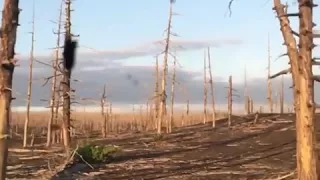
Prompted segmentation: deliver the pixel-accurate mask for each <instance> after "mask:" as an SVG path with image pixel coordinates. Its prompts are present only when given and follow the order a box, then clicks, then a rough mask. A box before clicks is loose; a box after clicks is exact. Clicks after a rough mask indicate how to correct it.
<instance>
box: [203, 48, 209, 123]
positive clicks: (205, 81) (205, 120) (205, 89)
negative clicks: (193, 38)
mask: <svg viewBox="0 0 320 180" xmlns="http://www.w3.org/2000/svg"><path fill="white" fill-rule="evenodd" d="M206 61H207V59H206V52H204V58H203V78H204V79H203V124H205V123H206V122H207V104H208V89H207V87H208V82H207V65H206V64H207V63H206Z"/></svg>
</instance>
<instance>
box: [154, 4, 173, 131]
mask: <svg viewBox="0 0 320 180" xmlns="http://www.w3.org/2000/svg"><path fill="white" fill-rule="evenodd" d="M175 2H176V0H170V7H169V19H168V27H167V29H166V31H167V34H166V40H165V43H166V44H165V49H164V58H163V71H162V80H161V93H160V98H161V99H160V112H159V113H160V116H159V118H158V125H157V128H158V129H157V133H158V134H161V127H162V122H163V119H164V117H165V113H166V101H167V94H166V87H167V74H168V57H169V48H170V39H171V36H172V35H174V34H173V33H172V32H171V28H172V16H173V5H174V3H175Z"/></svg>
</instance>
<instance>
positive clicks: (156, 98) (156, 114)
mask: <svg viewBox="0 0 320 180" xmlns="http://www.w3.org/2000/svg"><path fill="white" fill-rule="evenodd" d="M155 69H156V75H155V77H156V80H155V82H156V84H155V90H154V118H155V120H158V119H159V103H160V95H159V59H158V56H157V57H156V68H155ZM156 127H157V122H156Z"/></svg>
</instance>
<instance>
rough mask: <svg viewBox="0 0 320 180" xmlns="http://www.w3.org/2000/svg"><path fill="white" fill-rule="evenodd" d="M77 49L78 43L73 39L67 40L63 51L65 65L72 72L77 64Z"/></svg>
mask: <svg viewBox="0 0 320 180" xmlns="http://www.w3.org/2000/svg"><path fill="white" fill-rule="evenodd" d="M76 48H77V41H73V40H72V39H71V38H66V40H65V42H64V50H63V63H64V67H65V68H66V69H67V70H71V69H72V68H73V67H74V64H75V51H76Z"/></svg>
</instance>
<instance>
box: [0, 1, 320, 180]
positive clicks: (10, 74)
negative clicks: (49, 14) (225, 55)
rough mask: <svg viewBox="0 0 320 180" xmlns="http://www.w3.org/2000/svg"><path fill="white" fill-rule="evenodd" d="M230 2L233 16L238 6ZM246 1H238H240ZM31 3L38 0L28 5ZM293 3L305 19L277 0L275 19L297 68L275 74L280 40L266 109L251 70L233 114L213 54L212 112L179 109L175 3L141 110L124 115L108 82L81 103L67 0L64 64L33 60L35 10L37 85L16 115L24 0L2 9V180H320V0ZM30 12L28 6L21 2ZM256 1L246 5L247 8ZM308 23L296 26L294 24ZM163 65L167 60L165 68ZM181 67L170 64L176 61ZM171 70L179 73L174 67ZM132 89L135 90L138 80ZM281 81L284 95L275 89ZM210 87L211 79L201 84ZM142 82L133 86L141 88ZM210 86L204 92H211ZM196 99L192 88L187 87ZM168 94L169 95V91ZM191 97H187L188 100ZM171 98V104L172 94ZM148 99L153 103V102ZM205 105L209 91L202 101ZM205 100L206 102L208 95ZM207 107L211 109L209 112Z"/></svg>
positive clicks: (207, 63)
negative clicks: (43, 92) (90, 106)
mask: <svg viewBox="0 0 320 180" xmlns="http://www.w3.org/2000/svg"><path fill="white" fill-rule="evenodd" d="M234 1H235V0H231V1H230V2H229V7H226V8H228V9H229V12H230V18H232V16H234V14H232V13H231V12H232V8H233V3H234ZM241 1H243V0H237V2H241ZM30 2H31V1H30ZM297 2H298V3H296V4H292V6H293V7H294V8H295V9H296V12H288V6H289V5H288V3H287V4H284V2H281V1H280V0H273V2H272V3H273V9H272V10H271V9H270V11H273V12H274V13H275V15H276V17H275V18H276V19H277V22H278V23H279V24H278V25H279V30H280V31H279V34H281V35H282V38H283V39H282V40H283V42H284V43H283V44H282V45H281V44H279V47H281V46H285V47H286V51H285V52H283V54H282V55H279V57H278V58H282V57H285V56H286V57H288V59H289V62H288V68H287V69H285V70H283V71H281V72H279V73H276V74H272V73H271V64H272V63H271V61H272V58H271V51H272V48H278V47H271V45H270V35H268V39H267V41H262V42H265V43H266V47H267V48H266V51H267V52H268V57H265V58H264V59H266V63H267V64H268V67H267V70H268V72H267V77H266V81H265V82H263V83H265V84H266V85H267V87H268V90H267V94H265V95H263V96H265V98H266V100H265V101H266V102H265V103H266V104H267V108H263V107H262V106H260V105H259V104H258V103H256V102H255V99H254V98H253V97H252V94H250V92H251V91H250V85H249V84H248V81H247V79H248V78H249V77H247V68H245V69H244V93H243V94H239V93H238V90H237V89H236V88H235V86H234V82H233V81H234V79H233V76H232V74H230V76H229V77H228V87H226V88H225V94H226V99H225V102H226V103H227V111H222V110H220V109H219V107H218V105H217V103H216V97H215V88H216V87H215V79H214V76H215V72H214V71H213V70H212V67H213V66H214V61H217V59H215V57H214V55H213V54H212V53H211V51H212V49H211V47H207V48H206V49H204V50H203V57H202V60H203V61H201V63H203V64H202V65H203V75H204V76H203V108H201V111H195V110H194V109H192V108H190V104H191V103H192V102H190V99H189V98H188V96H185V97H186V98H185V104H184V108H183V110H182V111H177V110H176V109H175V107H176V104H175V102H176V99H175V98H176V97H175V96H176V95H177V88H179V87H180V88H181V86H182V85H181V84H182V83H181V82H179V81H178V80H177V76H179V73H177V69H178V68H179V64H180V62H179V57H178V56H177V52H176V50H175V49H173V48H171V47H172V44H171V43H172V39H173V38H174V37H176V36H177V34H176V33H175V32H173V29H172V27H173V22H174V18H175V15H176V13H175V4H176V3H179V2H176V0H168V4H169V6H168V7H169V10H168V14H167V17H168V21H167V24H166V27H163V28H164V30H165V31H164V32H165V33H164V49H163V50H162V53H161V54H157V55H156V56H154V59H152V60H153V61H154V62H155V66H154V74H153V77H154V84H152V85H150V86H152V91H151V92H150V94H151V95H150V97H147V98H146V99H148V100H147V102H145V105H135V104H133V105H132V111H131V112H128V113H118V112H115V111H114V107H113V102H112V101H111V100H110V99H109V95H110V94H108V90H107V87H108V82H105V83H104V84H101V90H99V92H100V94H99V95H97V97H94V98H88V97H81V98H80V99H78V98H77V97H76V93H77V89H75V88H74V87H72V84H73V83H77V82H78V81H79V80H77V79H75V78H74V77H73V73H72V72H73V70H74V69H76V68H77V66H76V65H75V67H73V64H74V61H77V60H76V59H75V57H76V56H75V54H76V53H77V40H79V39H81V36H80V35H78V34H77V32H75V31H74V28H73V19H72V17H73V16H72V12H73V11H76V9H74V8H73V7H74V6H73V4H76V3H77V1H73V0H61V4H60V11H59V17H57V20H56V22H55V25H56V28H55V30H54V32H53V33H54V35H55V36H56V44H54V45H52V46H55V48H53V50H52V51H53V54H54V60H53V61H51V62H44V61H41V59H36V58H35V43H34V42H35V40H36V38H35V37H37V35H36V34H37V31H41V30H37V29H36V28H35V24H36V23H37V22H36V20H35V16H36V15H37V14H36V13H37V4H36V3H35V1H34V0H33V1H32V3H33V13H32V15H33V16H32V19H31V20H32V23H31V24H32V31H31V36H30V42H31V43H30V54H29V55H30V56H29V74H28V75H29V76H28V78H29V81H28V86H27V87H25V88H26V89H27V97H26V98H27V101H26V104H25V107H26V111H25V112H13V111H12V110H11V108H12V101H15V99H16V97H14V96H13V90H14V87H13V86H12V84H13V81H16V79H15V78H14V69H15V68H19V59H17V58H16V57H15V55H16V54H17V53H18V52H16V51H15V46H16V40H17V39H19V36H17V29H18V28H19V26H20V24H22V23H21V22H20V21H19V16H21V14H23V13H21V11H22V9H20V6H19V5H20V4H21V2H20V1H19V0H3V3H4V6H3V11H2V23H1V31H0V32H1V33H0V34H1V59H0V61H1V68H0V180H5V179H57V180H59V179H88V180H89V179H110V180H129V179H132V180H134V179H145V180H147V179H148V180H152V179H159V180H161V179H170V180H171V179H172V180H175V179H179V180H189V179H192V180H193V179H199V180H202V179H203V180H207V179H213V180H227V179H235V180H242V179H243V180H267V179H273V180H289V179H290V180H291V179H298V180H318V179H320V165H319V157H318V156H319V155H318V154H319V145H318V143H317V141H318V139H319V135H318V134H319V133H318V132H319V130H320V125H319V124H318V123H317V120H318V119H320V115H319V114H318V113H316V109H317V108H318V107H319V105H318V104H317V102H315V95H314V94H315V93H314V91H315V85H314V83H317V82H320V75H316V74H314V73H313V69H312V67H314V66H318V65H320V62H319V59H320V58H318V57H315V56H314V55H313V49H314V48H315V47H316V45H315V43H314V39H316V38H319V37H320V35H319V34H316V31H315V30H314V28H315V27H316V26H317V25H316V24H315V23H316V22H313V8H316V7H317V5H316V4H315V3H314V1H313V0H298V1H297ZM19 3H20V4H19ZM243 3H246V2H243ZM294 18H295V19H298V26H297V27H294V26H293V25H292V24H291V22H290V19H294ZM162 57H163V59H162ZM171 60H172V62H173V64H171V65H168V64H169V63H170V62H171ZM35 63H38V64H42V65H43V66H46V67H48V69H50V71H51V72H52V75H51V76H50V77H44V80H45V82H44V84H43V86H50V89H51V91H50V92H48V93H49V94H50V99H46V100H42V101H45V102H46V103H47V108H48V111H47V112H33V111H32V110H31V107H32V99H33V98H37V95H36V94H35V95H34V94H33V87H34V86H33V83H34V82H33V81H34V78H33V69H34V68H33V67H34V64H35ZM170 68H172V69H170ZM133 76H134V75H132V77H131V76H130V78H128V79H129V80H130V81H136V80H135V79H134V77H133ZM284 76H289V77H290V78H292V82H293V84H292V86H291V87H286V86H285V85H284ZM274 79H280V80H279V82H280V84H281V85H280V86H279V87H280V88H279V89H278V90H277V91H274V88H273V82H274ZM201 82H202V80H201ZM134 83H135V82H134ZM201 86H202V85H201ZM285 88H290V89H291V90H292V97H293V99H294V103H293V104H286V102H285ZM184 89H186V88H184ZM168 91H169V92H168ZM186 91H187V90H186ZM169 94H170V96H169ZM146 96H148V95H146ZM201 96H202V92H201ZM238 97H242V98H243V99H244V103H243V108H242V109H243V111H242V112H243V113H238V112H235V108H234V102H235V98H238ZM201 98H202V97H201ZM79 101H81V102H84V103H88V102H90V103H94V104H96V105H97V107H100V108H99V112H86V111H85V110H84V111H83V112H79V111H74V110H73V107H74V106H75V105H74V104H76V103H79ZM201 106H202V105H201Z"/></svg>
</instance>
